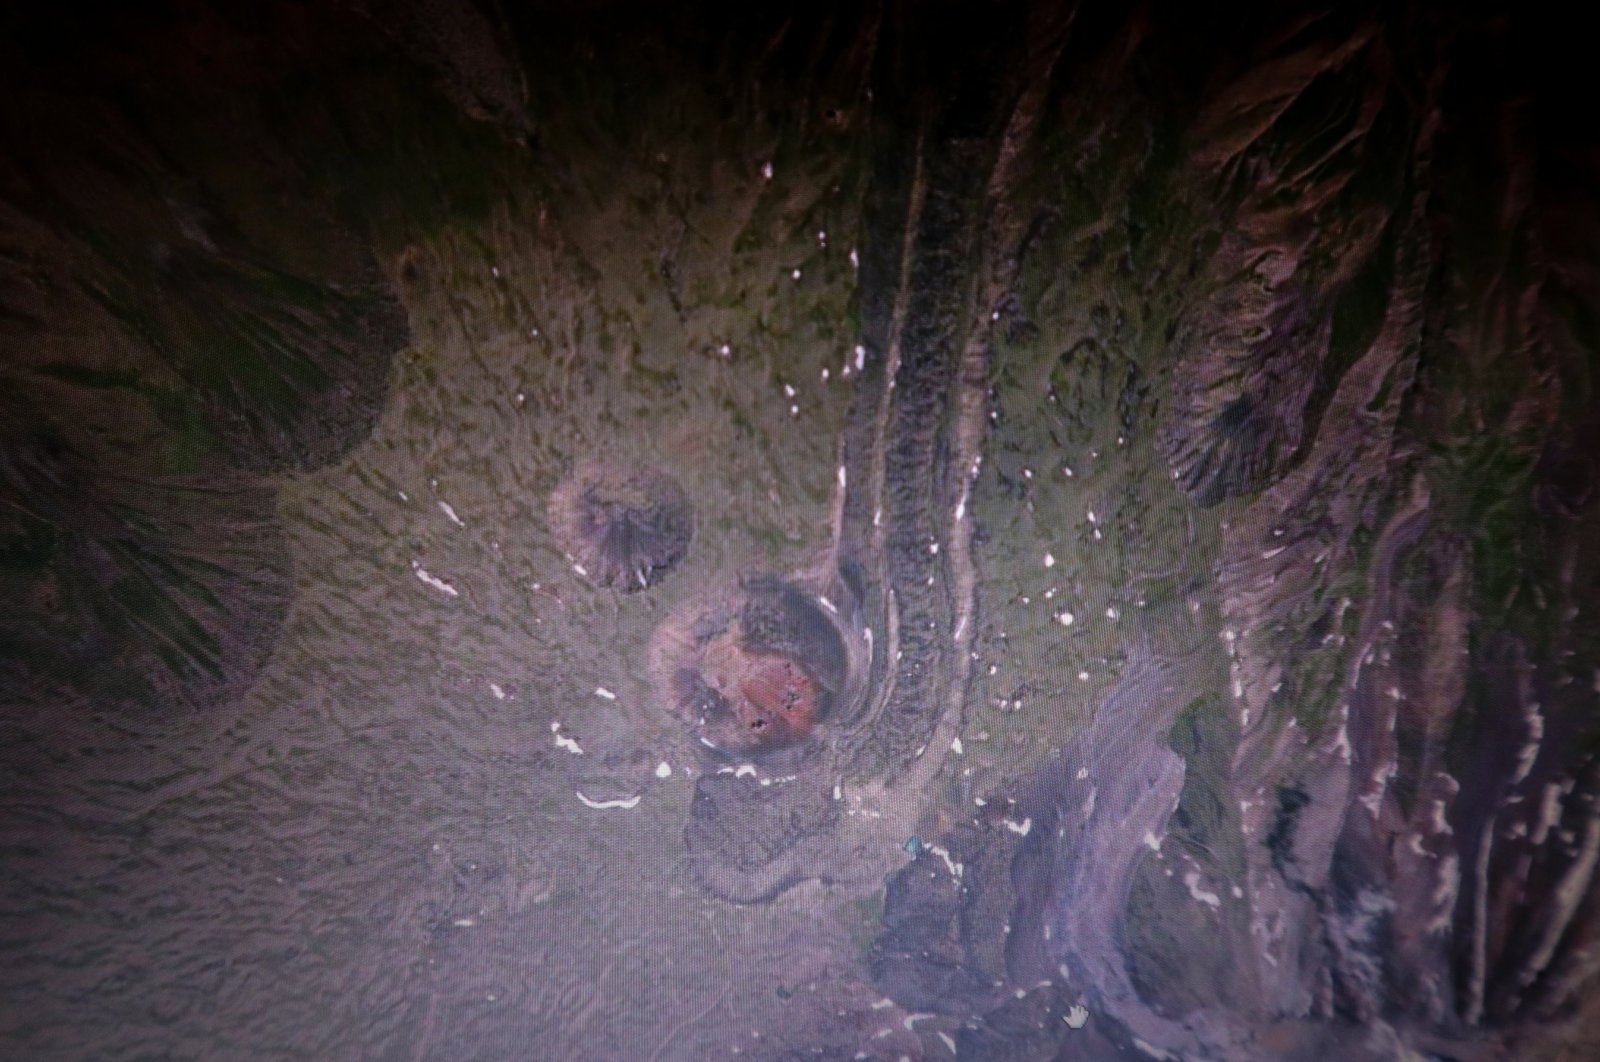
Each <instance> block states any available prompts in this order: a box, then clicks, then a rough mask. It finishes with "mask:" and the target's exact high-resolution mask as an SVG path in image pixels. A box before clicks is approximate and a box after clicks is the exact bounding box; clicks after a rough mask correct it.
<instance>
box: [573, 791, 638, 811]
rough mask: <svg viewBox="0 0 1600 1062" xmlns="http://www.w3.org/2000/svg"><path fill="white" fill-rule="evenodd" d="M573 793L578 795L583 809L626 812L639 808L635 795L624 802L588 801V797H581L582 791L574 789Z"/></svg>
mask: <svg viewBox="0 0 1600 1062" xmlns="http://www.w3.org/2000/svg"><path fill="white" fill-rule="evenodd" d="M573 792H575V793H577V794H578V799H579V800H581V801H583V806H584V807H586V808H593V809H594V810H596V811H605V810H606V809H607V808H621V809H622V810H623V811H627V810H629V809H631V808H636V807H638V806H639V797H638V795H637V794H636V795H634V796H631V797H628V798H627V799H626V800H590V799H589V798H588V797H586V796H584V795H583V791H582V790H581V789H575V790H573Z"/></svg>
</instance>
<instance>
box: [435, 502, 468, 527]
mask: <svg viewBox="0 0 1600 1062" xmlns="http://www.w3.org/2000/svg"><path fill="white" fill-rule="evenodd" d="M439 511H440V512H442V513H444V514H445V515H446V516H448V517H449V518H450V522H451V523H452V524H455V525H456V526H457V527H466V526H467V525H466V524H465V523H463V522H462V520H461V517H459V516H457V515H456V511H455V510H454V509H452V508H451V507H450V503H449V502H447V501H445V500H443V499H440V501H439Z"/></svg>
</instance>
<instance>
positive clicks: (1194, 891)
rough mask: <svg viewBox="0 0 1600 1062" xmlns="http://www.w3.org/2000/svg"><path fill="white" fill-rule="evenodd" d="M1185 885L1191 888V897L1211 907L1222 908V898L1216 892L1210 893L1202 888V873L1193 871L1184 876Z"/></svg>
mask: <svg viewBox="0 0 1600 1062" xmlns="http://www.w3.org/2000/svg"><path fill="white" fill-rule="evenodd" d="M1183 883H1184V884H1185V885H1186V886H1188V888H1189V895H1190V896H1193V897H1194V898H1195V899H1196V900H1199V901H1200V902H1201V903H1203V904H1207V905H1208V906H1211V907H1221V906H1222V897H1221V896H1218V895H1217V894H1216V893H1214V892H1208V891H1207V890H1205V889H1202V888H1201V887H1200V872H1199V871H1198V870H1191V871H1189V872H1188V873H1187V874H1185V875H1184V876H1183Z"/></svg>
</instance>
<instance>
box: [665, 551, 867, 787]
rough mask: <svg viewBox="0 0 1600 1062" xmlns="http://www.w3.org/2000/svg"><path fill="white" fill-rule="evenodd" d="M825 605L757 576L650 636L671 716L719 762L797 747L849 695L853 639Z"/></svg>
mask: <svg viewBox="0 0 1600 1062" xmlns="http://www.w3.org/2000/svg"><path fill="white" fill-rule="evenodd" d="M827 601H828V599H827V598H826V597H822V596H819V595H817V594H814V593H811V592H809V591H807V590H806V589H804V588H803V587H801V586H799V585H797V584H795V583H791V582H787V581H785V580H781V579H776V578H772V577H770V576H764V577H758V578H754V579H750V580H746V581H745V583H744V584H743V585H742V586H741V587H740V588H739V589H738V591H737V592H736V593H734V594H731V595H729V596H728V598H726V599H724V600H721V601H718V602H715V603H713V604H711V605H708V606H702V607H700V608H698V609H695V610H693V611H692V613H691V614H689V615H686V616H679V617H675V618H673V619H669V620H668V621H667V622H666V623H664V624H663V625H662V627H661V629H660V630H659V631H658V632H657V635H656V645H655V647H654V651H653V656H654V660H653V665H654V668H655V670H656V673H657V681H658V683H659V684H660V685H661V687H662V693H663V696H664V698H665V700H666V701H667V702H668V705H669V707H670V709H671V711H672V712H673V714H674V715H676V716H677V717H678V718H679V719H682V720H683V721H684V722H685V723H687V724H688V725H689V726H690V727H692V728H693V729H694V731H695V733H696V734H697V735H698V737H699V738H700V740H701V743H702V744H703V745H706V746H707V747H709V748H711V749H713V750H715V751H717V752H722V753H727V754H738V755H755V754H760V753H763V752H775V751H778V750H782V749H789V748H794V747H796V746H798V745H800V744H802V743H804V742H805V741H806V740H807V739H808V738H810V737H812V736H813V734H815V733H816V732H817V730H818V728H819V727H820V726H822V725H823V724H824V723H826V722H827V721H828V720H830V719H832V718H834V717H836V716H837V715H838V714H839V712H840V711H841V709H842V706H843V704H844V702H846V701H847V700H848V699H849V697H850V693H849V691H850V690H851V689H853V687H854V686H855V685H856V684H855V683H853V682H852V675H851V672H852V663H851V654H850V652H849V651H848V647H847V639H848V638H849V637H850V633H851V632H850V631H849V630H848V629H847V627H846V626H845V625H844V623H845V621H843V620H842V619H840V618H839V616H838V613H837V612H830V611H829V610H828V609H829V606H830V605H832V602H828V604H827V605H825V604H824V602H827ZM833 607H834V608H835V609H836V608H837V606H833Z"/></svg>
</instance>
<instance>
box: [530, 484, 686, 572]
mask: <svg viewBox="0 0 1600 1062" xmlns="http://www.w3.org/2000/svg"><path fill="white" fill-rule="evenodd" d="M550 525H551V528H552V530H553V531H554V532H555V535H556V538H557V539H558V540H559V542H560V544H561V547H562V548H563V549H565V550H566V551H567V554H568V555H569V556H571V557H572V559H573V561H574V563H575V564H576V565H577V567H578V570H579V572H580V574H582V575H584V576H586V577H587V578H588V579H589V580H590V581H591V582H593V583H594V584H595V585H597V586H611V587H616V588H617V589H619V590H624V591H639V590H644V589H646V588H647V587H649V586H651V585H652V584H654V583H657V582H659V581H660V579H661V577H662V576H663V575H665V574H666V573H667V572H669V571H671V570H672V569H673V568H674V567H675V566H676V565H677V564H678V562H679V561H681V560H682V559H683V557H684V554H685V553H687V552H688V550H689V542H690V540H691V539H692V538H694V510H693V508H692V506H690V504H689V497H688V495H687V494H685V493H684V490H683V488H682V487H681V486H679V484H678V481H677V480H676V479H673V478H672V477H671V476H669V475H667V474H666V473H665V472H662V471H660V470H659V469H654V468H633V469H618V468H612V467H610V466H607V465H585V466H583V467H581V468H579V469H577V470H576V471H575V472H573V473H572V475H570V476H568V477H567V478H566V479H565V480H564V481H562V483H561V485H560V486H558V487H557V488H556V489H555V491H554V492H553V493H552V494H551V495H550Z"/></svg>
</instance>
